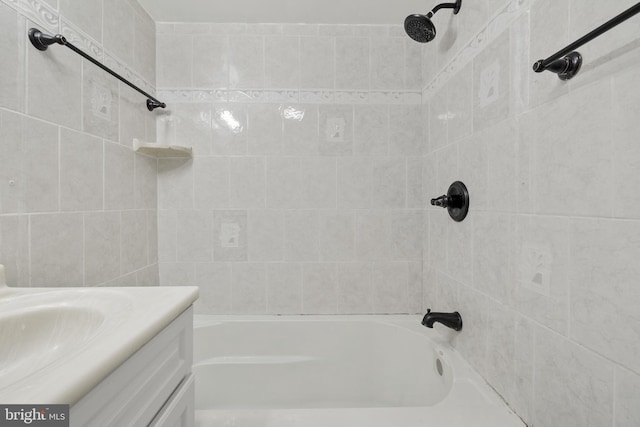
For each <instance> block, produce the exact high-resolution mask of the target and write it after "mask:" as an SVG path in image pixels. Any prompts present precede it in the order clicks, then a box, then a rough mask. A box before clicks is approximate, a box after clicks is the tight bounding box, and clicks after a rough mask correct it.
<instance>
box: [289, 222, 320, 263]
mask: <svg viewBox="0 0 640 427" xmlns="http://www.w3.org/2000/svg"><path fill="white" fill-rule="evenodd" d="M319 222H320V219H319V215H318V213H317V212H314V211H288V212H287V213H286V214H285V240H284V259H285V261H317V260H318V259H319V256H320V249H319V245H320V235H319V230H320V228H319V227H320V224H319Z"/></svg>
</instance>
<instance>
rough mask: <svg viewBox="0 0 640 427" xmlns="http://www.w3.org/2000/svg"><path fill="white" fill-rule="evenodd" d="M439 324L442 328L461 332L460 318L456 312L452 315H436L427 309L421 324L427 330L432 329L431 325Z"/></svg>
mask: <svg viewBox="0 0 640 427" xmlns="http://www.w3.org/2000/svg"><path fill="white" fill-rule="evenodd" d="M436 322H439V323H442V324H443V325H444V326H446V327H448V328H451V329H453V330H455V331H461V330H462V316H460V313H458V312H457V311H454V312H453V313H437V312H435V311H431V309H427V314H425V315H424V318H423V319H422V324H423V325H424V326H426V327H427V328H433V324H434V323H436Z"/></svg>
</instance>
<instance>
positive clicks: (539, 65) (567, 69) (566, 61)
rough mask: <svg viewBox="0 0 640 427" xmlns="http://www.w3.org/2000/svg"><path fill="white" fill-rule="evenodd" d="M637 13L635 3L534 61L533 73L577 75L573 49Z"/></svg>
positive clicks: (639, 5) (577, 57)
mask: <svg viewBox="0 0 640 427" xmlns="http://www.w3.org/2000/svg"><path fill="white" fill-rule="evenodd" d="M436 7H437V6H436ZM638 13H640V3H636V4H635V5H634V6H631V7H630V8H629V9H627V10H625V11H624V12H622V13H621V14H619V15H618V16H616V17H614V18H612V19H611V20H609V21H607V22H605V23H604V24H602V25H601V26H599V27H598V28H596V29H595V30H593V31H591V32H590V33H588V34H586V35H584V36H583V37H581V38H579V39H578V40H576V41H575V42H573V43H571V44H570V45H569V46H567V47H565V48H564V49H562V50H559V51H558V52H556V53H554V54H553V55H551V56H550V57H548V58H547V59H540V60H539V61H536V63H535V64H533V71H535V72H536V73H541V72H543V71H546V70H549V71H552V72H554V73H556V74H558V77H559V78H560V79H561V80H568V79H570V78H572V77H573V76H575V75H576V74H578V71H580V67H581V65H582V56H581V55H580V54H579V53H578V52H574V51H575V49H577V48H579V47H580V46H582V45H584V44H586V43H588V42H590V41H591V40H593V39H595V38H596V37H599V36H601V35H602V34H604V33H606V32H607V31H609V30H610V29H612V28H613V27H615V26H617V25H618V24H621V23H622V22H624V21H626V20H627V19H629V18H631V17H632V16H634V15H636V14H638Z"/></svg>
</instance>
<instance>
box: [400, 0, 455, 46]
mask: <svg viewBox="0 0 640 427" xmlns="http://www.w3.org/2000/svg"><path fill="white" fill-rule="evenodd" d="M461 5H462V0H456V2H455V3H441V4H439V5H437V6H436V7H434V8H433V9H432V10H431V12H429V13H427V14H426V15H409V16H407V18H406V19H405V20H404V30H405V31H406V33H407V35H408V36H409V37H411V38H412V39H413V40H415V41H417V42H420V43H427V42H430V41H431V40H433V39H434V38H435V37H436V26H435V25H433V22H431V17H432V16H433V14H434V13H436V12H437V11H439V10H440V9H453V14H454V15H456V14H457V13H458V12H459V11H460V6H461Z"/></svg>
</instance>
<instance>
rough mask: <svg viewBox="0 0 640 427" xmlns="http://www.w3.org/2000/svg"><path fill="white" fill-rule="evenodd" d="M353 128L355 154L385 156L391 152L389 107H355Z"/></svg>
mask: <svg viewBox="0 0 640 427" xmlns="http://www.w3.org/2000/svg"><path fill="white" fill-rule="evenodd" d="M393 108H395V107H393ZM353 126H354V130H353V138H354V149H353V151H354V154H356V155H361V156H378V155H380V156H384V155H386V154H387V153H388V152H389V106H387V105H356V106H354V123H353Z"/></svg>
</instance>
